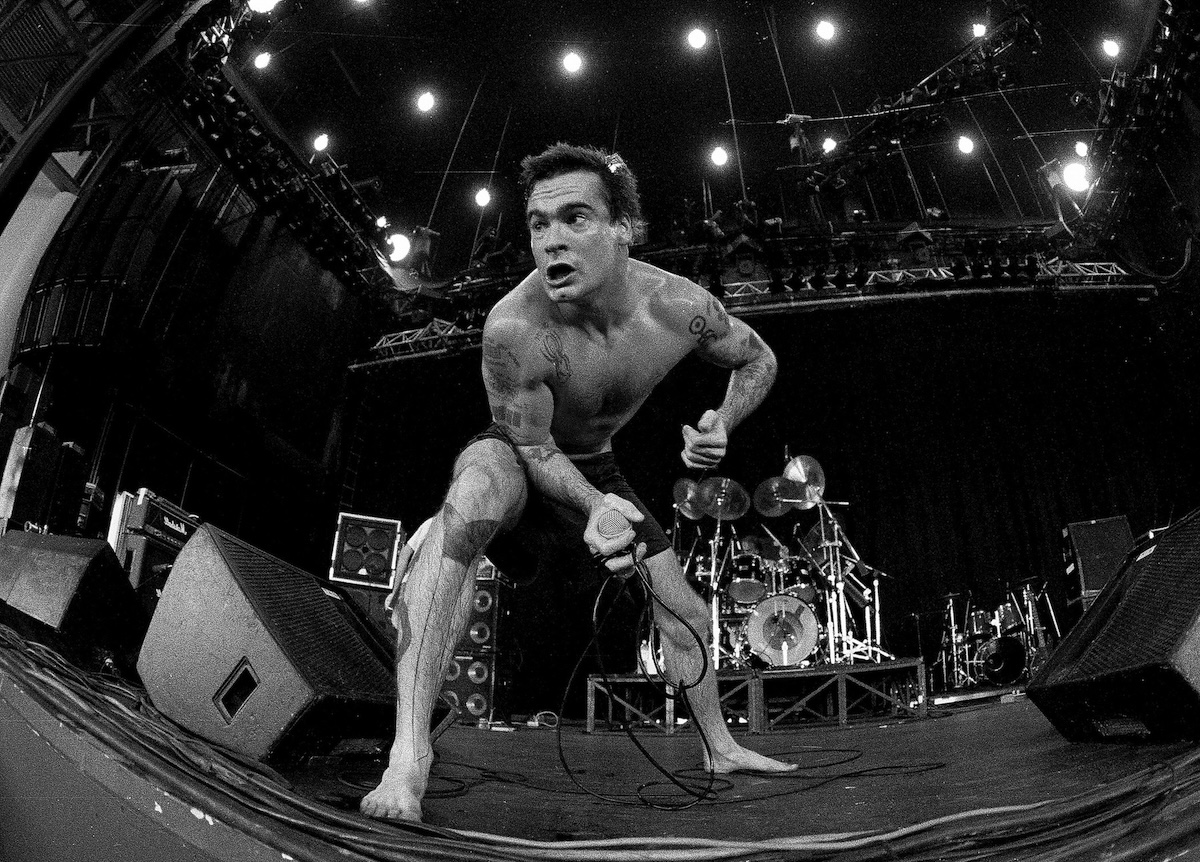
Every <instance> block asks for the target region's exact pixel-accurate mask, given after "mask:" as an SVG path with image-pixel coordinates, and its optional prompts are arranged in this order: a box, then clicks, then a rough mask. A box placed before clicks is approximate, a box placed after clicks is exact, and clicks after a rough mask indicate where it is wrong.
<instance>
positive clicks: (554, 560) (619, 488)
mask: <svg viewBox="0 0 1200 862" xmlns="http://www.w3.org/2000/svg"><path fill="white" fill-rule="evenodd" d="M477 440H503V441H504V442H505V443H507V444H508V445H509V446H511V447H512V448H513V451H514V452H515V453H516V454H517V457H518V458H520V457H521V455H520V452H519V450H518V449H517V446H516V444H515V443H514V442H513V440H512V438H511V437H510V436H509V435H508V432H507V431H506V430H505V429H504V428H503V427H502V426H500V425H497V424H495V423H493V424H492V425H491V426H489V427H488V429H487V430H486V431H484V432H483V433H481V434H477V435H476V436H475V437H472V438H471V440H470V442H469V443H468V444H467V445H468V446H470V445H471V443H474V442H475V441H477ZM522 463H523V462H522ZM571 463H573V464H574V465H575V466H576V468H578V470H579V472H580V473H582V474H583V478H584V479H586V480H587V481H588V482H590V483H591V484H592V486H593V487H595V488H596V490H598V491H600V492H601V493H602V494H616V495H617V496H619V497H623V498H625V499H626V500H628V501H629V502H631V503H633V505H635V506H637V508H638V511H640V512H641V513H642V514H643V515H644V516H645V517H644V518H643V519H642V521H641V523H638V524H634V525H633V532H634V535H635V539H634V542H635V543H636V542H645V543H646V557H647V558H649V557H653V556H654V555H655V554H659V553H662V552H663V551H665V550H667V549H668V548H670V547H671V540H670V539H669V538H667V534H666V533H665V532H663V528H662V526H661V525H660V524H659V523H658V521H656V520H655V519H654V516H653V515H651V514H650V510H649V509H647V508H646V506H645V504H644V503H642V501H641V500H640V499H639V498H638V495H637V494H635V493H634V491H633V488H631V487H629V483H628V482H626V481H625V477H624V476H622V475H621V469H620V468H619V467H618V466H617V459H616V457H615V456H614V455H613V453H612V452H604V453H602V454H600V455H591V456H589V457H587V458H581V459H579V460H578V461H575V460H573V461H572V462H571ZM528 489H529V499H528V501H527V502H526V503H525V511H524V513H523V514H522V515H521V519H520V520H519V521H518V522H517V524H516V526H514V527H513V528H512V529H511V530H509V531H508V532H505V533H501V534H500V535H498V536H497V537H496V538H494V539H493V540H492V542H491V544H489V545H488V549H487V556H488V559H490V560H491V561H492V562H493V563H494V564H495V565H496V568H498V569H499V570H500V571H501V572H503V573H504V574H505V575H506V576H508V577H509V578H510V579H512V580H513V581H514V582H516V583H518V584H527V583H530V582H531V581H533V580H534V579H535V578H537V577H539V576H540V575H542V574H543V573H545V574H547V575H550V576H561V575H571V574H574V573H575V572H577V571H580V570H586V569H589V568H590V569H591V570H592V571H596V572H597V573H600V572H601V569H600V566H599V564H598V563H596V562H595V561H594V560H592V558H591V554H590V552H589V551H588V547H587V544H586V543H585V542H584V541H583V531H584V529H585V528H586V527H587V515H585V514H584V513H583V512H581V511H579V510H578V509H576V508H575V507H574V506H569V505H566V504H564V503H560V502H558V501H557V500H553V499H551V498H549V497H547V496H545V495H544V494H542V493H541V492H540V491H538V489H537V488H535V487H533V484H532V483H528ZM605 572H607V570H605Z"/></svg>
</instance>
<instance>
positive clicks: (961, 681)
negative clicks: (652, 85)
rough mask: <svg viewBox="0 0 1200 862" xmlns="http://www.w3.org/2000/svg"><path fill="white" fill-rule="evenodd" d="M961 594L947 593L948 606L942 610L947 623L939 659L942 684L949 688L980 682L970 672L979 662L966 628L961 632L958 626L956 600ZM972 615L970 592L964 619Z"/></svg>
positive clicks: (944, 628) (944, 627) (943, 630)
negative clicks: (973, 654) (975, 657)
mask: <svg viewBox="0 0 1200 862" xmlns="http://www.w3.org/2000/svg"><path fill="white" fill-rule="evenodd" d="M959 595H960V594H959V593H948V594H947V595H946V607H945V609H944V610H943V611H942V613H943V615H944V618H945V625H944V626H943V628H942V649H941V652H940V653H939V655H938V659H937V661H938V663H939V664H941V666H942V686H943V687H944V688H947V689H950V688H961V687H964V686H972V685H978V684H979V680H978V679H976V678H975V677H974V676H972V675H971V673H970V667H971V665H972V664H973V663H975V664H977V663H978V662H973V661H972V658H971V645H970V643H969V641H968V638H967V633H966V631H965V629H964V630H963V631H961V632H960V631H959V628H958V616H957V614H956V613H955V607H954V600H955V599H956V598H958V597H959ZM970 616H971V597H970V594H968V595H967V608H966V610H965V611H964V613H963V619H964V620H967V619H970Z"/></svg>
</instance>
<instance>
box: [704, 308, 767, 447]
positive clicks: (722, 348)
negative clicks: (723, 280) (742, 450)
mask: <svg viewBox="0 0 1200 862" xmlns="http://www.w3.org/2000/svg"><path fill="white" fill-rule="evenodd" d="M702 302H703V306H702V307H700V306H699V305H698V306H697V307H696V308H694V309H693V310H694V311H695V312H696V313H695V314H693V316H692V319H691V322H690V324H689V325H688V332H689V333H691V335H692V336H693V337H695V338H696V353H697V354H698V355H699V356H700V357H701V358H702V359H704V360H705V361H707V362H711V363H712V364H714V365H718V366H720V367H722V368H729V369H730V371H731V373H730V375H729V385H728V386H727V387H726V389H725V398H724V400H723V401H722V402H721V406H720V407H718V408H717V409H716V410H707V411H705V413H704V415H703V416H701V417H700V421H699V422H697V423H696V427H695V428H693V427H691V426H689V425H685V426H684V427H683V442H684V447H683V454H682V458H683V462H684V463H685V464H687V465H688V466H689V467H694V468H698V469H703V468H710V467H715V466H717V464H719V463H720V461H721V459H722V458H723V457H725V449H726V447H727V445H728V442H729V434H730V433H731V432H732V431H733V429H734V428H736V427H737V426H738V425H739V424H740V423H741V421H742V420H743V419H745V418H746V417H747V416H749V415H750V414H751V413H753V412H754V409H755V408H756V407H758V405H759V404H761V403H762V401H763V399H764V398H766V397H767V393H768V392H770V391H771V384H772V383H774V382H775V371H776V368H777V365H778V364H777V363H776V361H775V354H774V353H773V352H772V351H771V348H769V347H768V346H767V345H766V343H765V342H764V341H763V340H762V339H761V338H759V336H758V333H756V332H755V331H754V330H753V329H751V328H750V327H749V326H748V325H747V324H746V323H745V322H744V321H741V320H738V319H737V318H735V317H731V316H730V315H729V313H728V312H727V311H726V310H725V307H724V306H723V305H721V302H720V301H719V300H718V299H717V298H716V297H714V296H706V298H705V299H703V300H702Z"/></svg>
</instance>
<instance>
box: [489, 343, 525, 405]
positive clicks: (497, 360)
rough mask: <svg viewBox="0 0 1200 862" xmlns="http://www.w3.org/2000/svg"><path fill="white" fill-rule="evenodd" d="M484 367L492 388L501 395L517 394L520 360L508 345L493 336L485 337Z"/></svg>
mask: <svg viewBox="0 0 1200 862" xmlns="http://www.w3.org/2000/svg"><path fill="white" fill-rule="evenodd" d="M483 367H484V368H485V369H486V371H487V376H488V379H489V380H490V382H491V384H492V388H493V389H494V390H495V391H496V392H497V393H498V394H500V395H507V396H512V395H514V394H516V392H517V389H518V388H519V385H520V375H519V374H518V373H517V370H518V368H519V367H520V360H519V359H518V358H517V354H516V353H514V352H513V351H512V350H510V349H509V348H508V347H507V346H505V345H503V344H501V343H500V342H498V341H496V340H495V339H492V338H487V337H485V338H484V339H483Z"/></svg>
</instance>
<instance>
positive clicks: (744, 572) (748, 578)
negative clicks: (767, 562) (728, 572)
mask: <svg viewBox="0 0 1200 862" xmlns="http://www.w3.org/2000/svg"><path fill="white" fill-rule="evenodd" d="M763 574H764V569H763V561H762V557H760V556H758V555H757V554H738V555H737V556H736V557H734V558H733V577H732V578H731V579H730V581H729V584H728V586H727V587H726V588H725V592H727V593H728V594H729V597H730V598H731V599H733V600H734V601H735V602H736V603H737V604H739V605H752V604H754V603H755V602H759V601H762V600H763V599H764V598H766V596H767V585H766V584H765V583H764V582H763Z"/></svg>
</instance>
